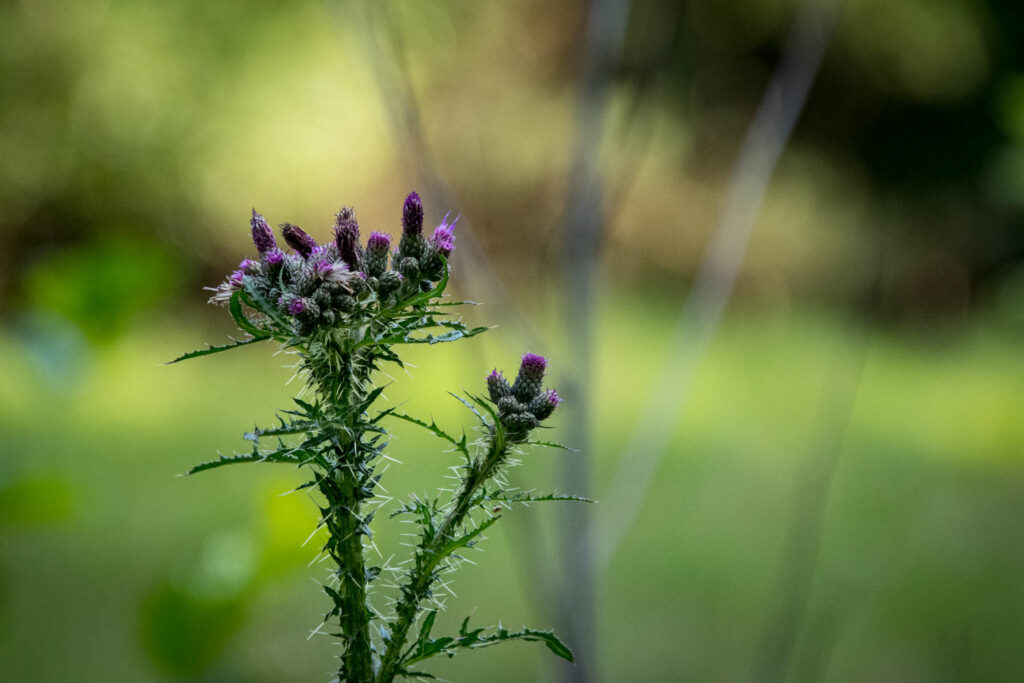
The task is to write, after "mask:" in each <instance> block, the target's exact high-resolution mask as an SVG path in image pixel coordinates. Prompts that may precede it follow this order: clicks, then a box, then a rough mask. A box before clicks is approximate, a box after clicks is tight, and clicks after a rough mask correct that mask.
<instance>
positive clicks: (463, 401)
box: [448, 391, 490, 426]
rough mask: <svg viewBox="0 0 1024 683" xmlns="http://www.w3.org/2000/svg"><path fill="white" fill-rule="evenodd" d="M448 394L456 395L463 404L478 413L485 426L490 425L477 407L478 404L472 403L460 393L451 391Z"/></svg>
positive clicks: (457, 399) (456, 398)
mask: <svg viewBox="0 0 1024 683" xmlns="http://www.w3.org/2000/svg"><path fill="white" fill-rule="evenodd" d="M448 394H449V395H450V396H454V397H455V400H456V401H458V402H459V403H461V404H462V405H464V406H466V407H467V408H469V409H470V410H471V411H472V412H473V414H474V415H476V417H477V419H478V420H480V423H481V424H483V425H485V426H489V424H490V423H488V422H487V420H486V419H485V418H484V416H483V415H482V414H481V413H480V411H479V410H477V409H476V406H474V405H473V404H472V403H470V402H469V401H467V400H466V399H464V398H462V397H461V396H459V395H458V394H453V393H452V392H450V391H449V392H448Z"/></svg>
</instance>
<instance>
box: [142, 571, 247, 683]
mask: <svg viewBox="0 0 1024 683" xmlns="http://www.w3.org/2000/svg"><path fill="white" fill-rule="evenodd" d="M246 601H247V598H246V597H245V596H244V594H240V595H238V596H236V597H235V598H232V599H226V600H224V599H220V600H218V599H213V598H199V597H196V596H194V595H192V594H191V593H190V592H188V591H185V590H182V589H180V588H178V587H176V586H174V585H172V584H171V583H170V582H164V583H161V584H160V585H159V586H158V587H157V588H156V589H155V590H154V591H153V592H152V593H151V594H150V595H149V596H148V597H147V598H146V600H145V602H144V603H143V605H142V615H141V637H142V644H143V647H144V648H145V651H146V654H147V655H148V656H149V658H150V661H152V662H153V664H155V665H156V666H157V667H158V668H159V669H160V670H162V671H163V672H165V673H168V674H171V675H174V676H199V675H201V674H203V673H205V672H207V671H208V670H209V669H210V668H211V667H212V666H213V665H214V664H215V663H216V662H217V660H219V659H220V658H221V656H222V655H223V653H224V650H225V648H226V646H227V644H228V643H229V642H230V640H231V638H232V637H233V636H234V635H235V634H236V633H237V632H238V631H239V629H240V628H241V626H242V624H243V622H244V618H245V604H246Z"/></svg>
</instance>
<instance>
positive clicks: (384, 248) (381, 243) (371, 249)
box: [366, 231, 391, 256]
mask: <svg viewBox="0 0 1024 683" xmlns="http://www.w3.org/2000/svg"><path fill="white" fill-rule="evenodd" d="M390 249H391V235H389V234H387V233H385V232H376V231H375V232H371V233H370V239H368V240H366V252H367V253H373V254H380V253H383V254H384V255H385V256H387V253H388V250H390Z"/></svg>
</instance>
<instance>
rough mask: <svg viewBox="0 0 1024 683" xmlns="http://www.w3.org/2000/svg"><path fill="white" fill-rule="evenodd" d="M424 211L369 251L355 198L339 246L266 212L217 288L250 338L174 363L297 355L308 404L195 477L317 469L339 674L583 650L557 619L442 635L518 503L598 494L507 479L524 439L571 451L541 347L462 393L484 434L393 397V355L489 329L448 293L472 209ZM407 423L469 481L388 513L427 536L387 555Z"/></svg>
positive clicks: (339, 231)
mask: <svg viewBox="0 0 1024 683" xmlns="http://www.w3.org/2000/svg"><path fill="white" fill-rule="evenodd" d="M423 219H424V212H423V204H422V203H421V201H420V198H419V196H418V195H417V194H416V193H415V192H413V193H412V194H410V195H409V196H408V197H407V198H406V200H405V203H404V206H403V208H402V234H401V237H400V238H399V240H398V245H397V247H395V248H392V240H391V237H390V236H389V235H387V234H384V233H381V232H373V233H372V234H371V235H370V236H369V238H368V239H367V240H366V244H365V246H364V245H363V244H361V240H360V231H359V224H358V222H357V220H356V215H355V211H354V210H353V209H351V208H349V207H345V208H342V209H341V210H340V211H339V212H338V213H337V215H336V218H335V225H334V235H333V239H332V240H331V241H329V242H327V243H324V244H319V243H317V241H316V240H315V239H314V238H313V237H311V236H310V235H309V234H307V233H306V232H305V231H304V230H302V228H300V227H298V226H296V225H292V224H290V223H285V224H284V225H282V226H281V237H282V238H283V240H284V243H285V244H286V245H287V247H290V251H289V250H286V249H282V248H281V246H280V245H279V243H278V241H277V238H276V237H275V235H274V231H273V230H272V229H271V227H270V225H269V224H268V223H267V221H266V219H264V217H263V216H262V215H260V214H259V213H257V212H256V211H255V209H254V210H253V212H252V220H251V229H252V239H253V243H254V245H255V247H256V252H257V254H258V258H254V259H250V258H246V259H244V260H243V261H242V262H241V263H240V264H239V266H238V268H237V269H236V270H235V271H234V272H232V273H231V274H230V275H228V277H227V278H226V279H225V280H224V282H223V283H221V284H220V285H218V286H217V287H215V288H212V291H213V295H212V296H211V298H210V302H211V303H215V304H220V305H223V306H226V307H227V309H228V311H229V312H230V314H231V317H232V319H233V320H234V322H235V324H237V326H238V328H239V329H240V330H241V332H242V333H243V334H244V335H245V336H244V337H242V338H240V339H237V340H232V343H230V344H227V345H224V346H209V347H207V348H205V349H201V350H198V351H194V352H192V353H188V354H185V355H183V356H181V357H180V358H178V359H176V360H175V361H172V362H177V361H181V360H185V359H189V358H196V357H199V356H206V355H210V354H214V353H219V352H223V351H227V350H230V349H236V348H239V347H242V346H247V345H250V344H257V343H260V342H264V341H271V342H276V343H277V344H278V345H280V346H281V347H283V348H284V349H286V350H287V351H289V352H291V353H293V354H295V355H296V356H297V358H298V362H297V364H296V368H297V372H298V374H299V376H300V377H301V378H302V379H303V380H304V385H305V386H304V389H303V391H302V392H301V393H300V397H296V398H295V399H294V406H291V407H289V408H288V409H286V410H282V411H280V413H279V415H278V422H277V423H276V424H275V425H274V426H269V427H267V428H263V429H260V428H256V429H255V430H254V431H252V432H250V433H247V434H246V435H245V438H246V439H247V440H249V441H251V442H252V444H251V449H250V450H248V451H246V452H242V453H236V454H234V455H232V456H221V457H220V458H219V459H217V460H214V461H212V462H207V463H204V464H201V465H198V466H196V467H194V468H192V470H191V471H190V472H189V474H192V473H196V472H201V471H204V470H209V469H214V468H217V467H222V466H224V465H231V464H236V463H247V462H263V463H279V464H287V465H294V466H296V467H298V468H300V470H301V471H303V472H305V473H306V474H307V476H308V477H309V479H308V480H307V481H306V482H305V483H303V484H301V485H300V486H299V488H300V489H308V490H310V491H312V492H315V493H313V498H314V500H315V502H316V504H317V505H318V507H319V510H320V514H321V519H320V524H319V527H318V528H322V529H323V530H324V532H325V534H324V535H325V536H326V541H325V542H324V545H323V548H322V557H323V558H324V559H329V560H330V562H331V563H332V567H331V569H330V571H329V574H328V579H327V581H326V582H325V583H324V584H323V589H324V592H325V593H326V594H327V596H328V598H329V599H330V608H329V610H328V611H327V613H326V616H325V617H324V620H323V624H322V625H329V626H330V627H331V628H330V631H329V632H330V633H331V634H332V635H334V636H336V637H337V638H338V639H339V643H340V647H341V652H340V655H339V659H340V662H341V663H340V668H339V670H338V674H337V677H336V678H335V679H334V680H336V681H339V682H342V681H344V682H350V683H367V682H371V681H372V682H375V683H388V682H390V681H392V680H395V679H396V678H402V677H405V678H432V676H430V674H428V673H426V672H424V671H422V670H421V669H420V665H421V663H422V662H424V661H425V660H427V659H429V658H431V657H434V656H436V655H441V654H443V655H446V656H448V657H452V656H454V655H455V654H456V653H457V652H459V651H460V650H464V649H469V648H480V647H485V646H490V645H495V644H498V643H502V642H508V641H513V640H525V641H539V642H543V643H544V644H545V645H546V646H547V647H548V648H549V649H550V650H551V651H552V652H554V653H555V654H556V655H558V656H560V657H563V658H565V659H567V660H569V661H572V658H573V657H572V653H571V651H570V650H569V649H568V648H567V647H566V646H565V645H564V644H563V643H562V642H561V641H560V640H559V639H558V638H557V637H556V636H555V635H554V634H553V633H552V632H550V631H544V630H536V629H530V628H525V627H524V628H522V629H520V630H516V631H510V630H508V629H505V628H503V627H501V626H500V625H499V626H497V627H491V628H476V627H470V625H469V619H468V618H467V619H465V620H464V621H463V622H462V626H461V628H460V629H459V631H458V632H457V633H456V634H454V635H448V636H441V637H435V636H434V635H433V627H434V622H435V619H436V617H437V613H438V610H439V609H440V603H439V602H438V601H437V600H436V599H435V593H436V591H437V590H438V589H439V588H440V587H442V586H444V585H446V583H447V582H448V581H449V580H450V574H451V573H452V572H453V571H454V570H455V569H457V568H458V567H459V566H460V564H461V561H462V559H463V557H464V555H465V553H466V552H468V551H469V550H470V549H472V548H473V547H474V546H475V545H476V544H477V543H478V542H479V541H481V540H482V539H483V534H484V532H485V531H487V530H488V529H489V528H490V527H491V526H493V525H494V524H495V523H496V522H497V521H498V520H499V519H500V518H501V513H502V512H503V511H505V510H507V509H508V508H510V507H511V506H513V505H515V504H517V503H529V502H532V501H547V500H582V499H581V498H578V497H575V496H561V495H555V494H550V495H534V494H532V493H530V492H527V491H521V490H516V489H514V488H513V487H512V486H511V485H510V484H509V482H508V480H507V479H506V478H505V477H504V474H505V473H506V471H507V469H508V468H509V467H510V466H511V465H513V464H515V462H516V458H517V457H518V456H519V455H521V453H522V449H523V447H525V446H528V445H531V444H533V445H539V446H551V447H559V448H561V447H560V446H558V445H557V444H554V443H550V442H547V441H540V440H536V439H533V438H531V437H532V435H533V434H534V432H535V431H536V430H537V429H539V428H542V427H543V424H542V423H543V421H544V420H546V419H547V418H548V417H550V416H551V414H552V412H553V411H554V410H555V408H556V407H557V406H558V403H559V397H558V394H557V392H555V391H554V390H552V389H545V388H544V387H543V380H544V373H545V370H546V368H547V361H546V360H545V359H544V358H543V357H541V356H538V355H535V354H531V353H528V354H525V355H524V356H523V357H522V363H521V365H520V367H519V370H518V374H517V375H516V377H515V378H514V380H513V381H512V382H509V381H507V380H506V379H505V377H504V376H503V374H502V373H501V372H499V371H498V370H494V371H493V372H491V373H490V374H489V375H488V376H487V377H486V381H485V382H482V383H481V384H484V383H485V384H486V391H481V392H480V393H479V394H477V393H466V394H465V396H457V395H455V394H452V395H453V396H455V398H457V399H458V400H459V401H461V402H462V404H463V405H464V406H465V407H466V408H468V409H469V411H470V412H471V414H472V417H473V419H474V421H475V432H476V434H477V435H478V438H476V439H475V440H470V438H469V437H468V436H467V435H466V432H465V431H462V432H461V433H460V434H459V436H458V437H456V436H454V435H453V434H452V433H449V432H448V431H445V430H444V429H443V428H442V427H440V426H439V425H438V424H436V423H435V422H434V421H433V420H432V419H431V420H429V421H428V420H424V419H420V418H417V417H415V416H413V415H409V414H406V413H404V412H401V411H399V410H398V407H397V406H392V407H387V408H384V407H380V405H379V402H381V401H382V392H383V390H384V387H385V385H384V384H382V383H381V380H380V374H381V373H380V372H379V371H380V370H381V368H382V367H384V366H385V365H387V364H394V365H397V366H399V367H404V366H403V361H402V359H401V357H400V353H399V349H400V348H402V347H403V346H404V345H408V344H428V345H433V344H437V343H440V342H454V341H457V340H461V339H464V338H467V337H472V336H474V335H477V334H480V333H481V332H483V331H485V329H486V328H482V327H476V328H469V327H467V326H466V325H464V324H463V323H462V321H461V320H460V319H458V318H457V317H455V315H454V313H453V312H454V311H456V310H457V309H456V308H455V307H457V306H459V305H460V304H465V303H469V302H460V301H451V300H450V299H449V298H448V297H447V296H445V287H446V286H447V284H448V277H449V267H448V258H449V257H450V256H451V255H452V252H453V250H454V248H455V233H454V228H455V224H456V222H457V220H458V219H457V218H456V219H455V220H452V221H451V222H449V221H448V216H445V218H444V220H443V221H442V222H441V223H440V225H438V226H437V228H436V229H435V230H434V231H433V234H432V235H431V236H430V237H429V238H427V237H426V236H425V235H424V233H423ZM393 420H404V421H406V422H409V423H412V424H414V425H418V426H419V427H422V428H423V429H425V430H427V431H429V432H430V433H431V434H433V435H434V436H436V437H439V438H440V439H442V440H443V441H445V442H447V445H446V447H448V448H449V450H451V451H452V452H454V453H456V454H457V455H458V457H459V459H460V464H459V465H458V466H457V467H455V468H453V469H454V470H455V471H456V473H457V478H458V482H457V484H456V486H454V487H452V488H451V489H441V490H440V491H439V492H438V494H437V495H436V496H435V497H433V498H428V499H422V498H419V497H417V496H415V495H413V496H411V497H410V498H409V499H408V500H406V501H405V502H402V503H400V504H397V505H393V506H392V508H391V509H390V510H388V512H389V513H390V514H389V517H390V518H395V517H405V518H407V519H408V520H410V521H412V522H413V523H415V524H416V525H417V526H418V533H417V534H416V535H415V538H416V541H415V543H414V544H412V548H411V553H410V556H409V557H408V558H407V559H406V560H405V561H403V562H400V563H398V564H394V565H392V564H391V563H389V562H383V563H382V564H380V565H378V564H375V563H374V560H375V559H376V558H377V555H376V554H375V553H374V551H373V549H372V548H373V546H372V538H373V529H374V521H375V515H377V513H379V512H381V511H383V510H384V508H385V506H387V505H389V501H391V500H392V499H391V498H388V497H384V496H379V495H378V487H379V483H380V479H381V473H380V472H378V465H379V464H380V462H381V459H382V457H383V456H384V454H385V450H386V448H387V445H388V438H389V431H388V428H389V425H390V424H391V421H393ZM471 433H472V432H471Z"/></svg>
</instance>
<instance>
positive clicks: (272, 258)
mask: <svg viewBox="0 0 1024 683" xmlns="http://www.w3.org/2000/svg"><path fill="white" fill-rule="evenodd" d="M263 262H264V263H266V264H267V265H268V266H278V265H281V263H283V262H284V253H283V252H282V251H281V250H280V249H272V250H271V251H268V252H267V253H265V254H264V255H263Z"/></svg>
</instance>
